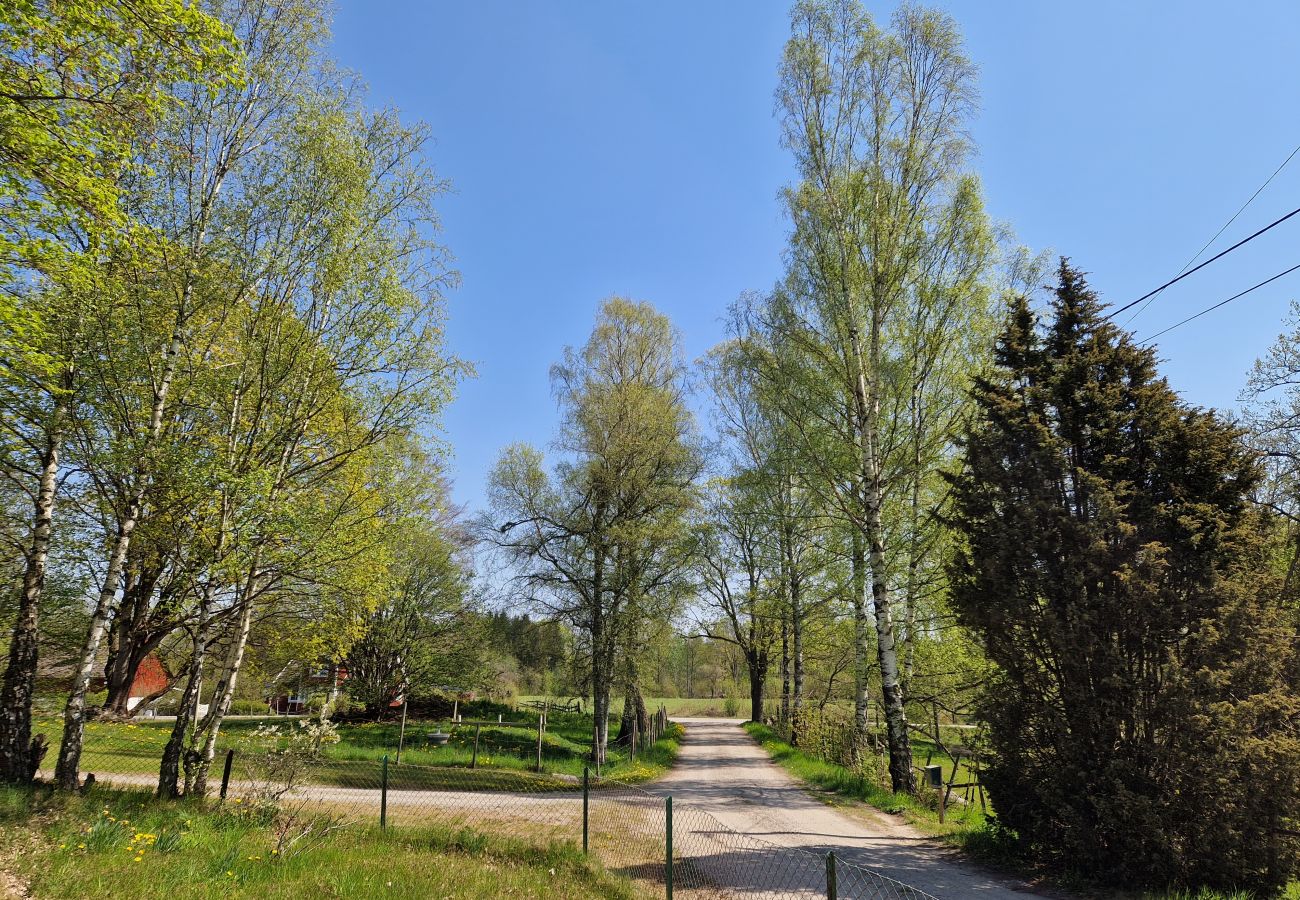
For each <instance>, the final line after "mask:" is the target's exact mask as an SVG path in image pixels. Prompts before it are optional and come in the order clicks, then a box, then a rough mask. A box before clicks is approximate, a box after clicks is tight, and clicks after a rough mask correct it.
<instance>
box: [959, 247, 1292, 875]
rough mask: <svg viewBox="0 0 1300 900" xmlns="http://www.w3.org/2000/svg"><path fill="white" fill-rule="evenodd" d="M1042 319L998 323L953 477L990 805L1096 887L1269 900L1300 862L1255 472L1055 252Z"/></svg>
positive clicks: (1283, 621)
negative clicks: (1186, 889)
mask: <svg viewBox="0 0 1300 900" xmlns="http://www.w3.org/2000/svg"><path fill="white" fill-rule="evenodd" d="M1051 313H1052V318H1051V321H1049V322H1048V323H1047V324H1046V325H1045V326H1044V327H1043V328H1041V329H1040V328H1039V327H1038V326H1037V325H1036V323H1035V319H1034V315H1033V313H1032V312H1031V310H1030V309H1029V306H1028V304H1027V302H1025V301H1023V300H1022V301H1020V302H1019V303H1017V304H1016V305H1015V306H1014V308H1013V309H1012V311H1011V314H1010V316H1009V318H1008V321H1007V325H1006V328H1005V330H1004V331H1003V333H1002V336H1001V338H1000V340H999V343H998V350H997V365H996V367H995V368H994V369H993V370H992V371H991V372H990V373H989V374H988V375H987V376H985V377H982V378H981V379H980V380H979V381H978V386H977V390H976V401H977V403H978V410H979V414H978V416H977V417H976V418H975V420H974V421H973V423H972V424H971V426H970V429H969V431H968V433H967V435H966V437H965V442H964V443H965V451H966V458H965V462H966V467H965V469H964V470H963V472H962V473H961V474H960V475H958V476H956V477H954V479H953V489H954V494H955V502H956V507H955V514H954V518H953V524H954V525H955V526H956V527H957V528H958V529H959V530H960V533H961V536H962V539H963V545H962V547H961V550H960V553H959V555H958V556H957V558H956V561H955V562H954V564H953V566H952V578H953V582H954V587H953V605H954V607H955V608H956V610H957V612H958V614H959V615H960V617H961V621H962V622H963V623H964V624H966V625H968V626H969V627H971V628H972V629H973V630H974V632H975V634H976V636H977V638H978V640H979V641H980V643H981V644H982V646H983V648H984V650H985V651H986V653H987V655H988V658H989V659H990V660H991V661H992V663H994V664H995V665H996V667H997V673H996V675H995V676H994V677H993V679H992V680H991V681H990V683H989V684H988V686H987V688H986V690H985V692H984V694H983V697H982V701H981V715H982V717H983V718H984V720H985V721H986V722H987V725H988V736H989V742H990V745H991V749H992V751H993V757H992V759H991V760H990V762H989V764H988V767H987V770H986V775H985V780H986V782H987V784H988V786H989V790H990V793H991V795H992V797H993V800H994V803H995V805H996V807H997V810H998V814H999V816H1000V817H1001V819H1002V820H1003V822H1004V823H1005V824H1006V825H1007V826H1008V827H1009V828H1011V829H1013V830H1014V831H1015V832H1016V833H1018V834H1019V835H1020V839H1021V841H1022V842H1023V844H1024V846H1025V848H1026V850H1028V851H1029V852H1030V853H1031V854H1032V855H1034V856H1035V857H1036V858H1038V859H1040V860H1044V861H1046V862H1048V863H1050V864H1052V865H1054V866H1056V867H1058V868H1061V869H1070V868H1073V867H1075V866H1079V865H1080V864H1081V863H1083V864H1086V866H1087V871H1088V874H1089V876H1090V877H1092V878H1096V879H1104V880H1111V881H1113V882H1114V883H1118V884H1124V885H1130V886H1131V885H1149V886H1165V885H1170V884H1174V885H1189V886H1196V887H1199V886H1208V887H1214V888H1225V889H1242V888H1248V889H1252V890H1260V891H1271V890H1276V889H1278V888H1280V887H1281V886H1282V885H1283V884H1285V883H1286V881H1287V879H1288V876H1289V875H1290V874H1291V873H1292V872H1294V869H1295V866H1296V864H1297V860H1300V840H1297V837H1296V836H1295V834H1296V831H1297V828H1296V821H1297V820H1296V815H1297V810H1300V696H1297V693H1296V690H1295V685H1296V684H1297V672H1298V671H1300V661H1298V660H1297V648H1298V647H1300V644H1297V642H1296V637H1297V634H1296V628H1295V624H1294V621H1291V620H1288V617H1287V616H1286V615H1285V612H1284V608H1283V605H1282V603H1281V600H1280V584H1279V578H1278V577H1277V576H1276V575H1275V574H1274V571H1273V570H1272V567H1271V566H1270V565H1269V561H1268V555H1269V552H1270V550H1269V548H1268V543H1267V541H1266V534H1265V529H1266V523H1265V522H1264V521H1263V520H1262V518H1261V516H1260V514H1259V513H1258V512H1257V510H1256V509H1255V508H1253V507H1252V506H1251V504H1250V502H1249V495H1250V492H1251V491H1252V490H1254V489H1255V488H1256V487H1257V485H1258V484H1259V482H1260V470H1259V467H1258V465H1257V463H1256V462H1255V460H1254V458H1253V457H1252V455H1251V454H1250V453H1249V452H1248V451H1247V450H1246V448H1245V447H1244V446H1243V445H1242V441H1241V435H1240V432H1239V431H1238V430H1237V429H1235V428H1233V427H1231V426H1229V425H1227V424H1225V423H1224V422H1222V421H1221V420H1220V419H1219V418H1218V417H1216V416H1214V415H1212V414H1210V413H1206V412H1203V411H1201V410H1197V409H1193V408H1190V407H1188V406H1186V405H1185V404H1183V403H1182V402H1181V401H1180V400H1179V399H1178V397H1177V395H1176V394H1175V393H1174V392H1173V391H1172V390H1171V389H1170V388H1169V386H1168V384H1167V383H1166V382H1165V381H1164V380H1163V379H1161V378H1159V376H1158V375H1157V372H1156V360H1155V351H1154V350H1152V349H1141V348H1139V347H1137V346H1135V345H1134V343H1133V342H1132V340H1131V338H1130V337H1129V336H1128V335H1127V334H1124V333H1122V332H1121V331H1119V330H1118V329H1117V328H1116V327H1115V326H1114V325H1112V324H1110V323H1109V322H1108V321H1106V320H1105V318H1104V317H1103V314H1102V306H1101V303H1100V301H1099V300H1098V299H1097V297H1096V296H1095V295H1094V294H1093V293H1092V292H1091V291H1090V290H1089V289H1088V287H1087V285H1086V283H1085V282H1084V280H1083V277H1082V276H1081V275H1080V274H1079V273H1078V272H1077V271H1075V270H1074V269H1072V268H1070V267H1069V266H1068V264H1066V263H1065V262H1064V261H1062V263H1061V267H1060V272H1059V282H1058V285H1057V287H1056V290H1055V293H1054V296H1053V299H1052V303H1051ZM1208 847H1213V848H1214V852H1213V853H1207V852H1205V848H1208Z"/></svg>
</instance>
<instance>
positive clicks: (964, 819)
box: [744, 722, 1002, 856]
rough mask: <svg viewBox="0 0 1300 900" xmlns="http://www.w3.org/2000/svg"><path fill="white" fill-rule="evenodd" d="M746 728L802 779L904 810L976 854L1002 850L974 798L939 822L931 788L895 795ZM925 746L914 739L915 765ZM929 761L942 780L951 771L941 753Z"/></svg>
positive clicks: (771, 734) (763, 729)
mask: <svg viewBox="0 0 1300 900" xmlns="http://www.w3.org/2000/svg"><path fill="white" fill-rule="evenodd" d="M744 728H745V730H746V731H747V732H749V734H750V735H751V736H752V737H753V738H754V739H755V740H757V741H758V742H759V743H760V744H761V745H762V746H763V749H764V750H766V751H767V753H768V755H769V756H771V757H772V759H773V760H775V761H776V762H777V763H779V764H780V765H781V766H782V767H783V768H784V769H786V770H787V771H788V772H790V774H792V775H794V776H795V777H796V778H798V779H800V780H801V781H804V782H807V783H808V784H810V785H813V786H816V787H818V788H821V789H822V790H824V791H829V792H832V793H833V794H835V795H836V796H837V797H840V798H846V799H851V800H862V801H864V802H866V803H869V804H871V805H872V806H874V807H876V808H877V809H881V810H884V811H885V812H889V813H895V814H899V815H902V816H903V817H904V818H905V819H906V820H907V821H908V822H910V823H912V824H913V825H916V826H917V827H918V828H920V829H921V830H922V831H925V832H926V833H927V834H931V835H934V836H936V837H941V838H943V839H944V840H945V841H947V842H949V843H952V844H954V845H956V846H959V847H963V848H965V849H968V850H971V851H974V852H976V853H977V854H978V855H980V856H988V855H989V854H990V853H993V854H994V855H996V854H998V853H1001V852H1002V851H1001V849H999V848H998V847H996V846H995V844H996V841H995V840H994V838H993V836H992V835H991V833H990V831H989V829H988V828H987V823H988V820H987V817H986V815H985V813H984V811H983V810H982V809H981V808H980V805H979V803H978V802H975V803H971V804H967V805H963V804H957V803H953V804H951V805H950V806H949V807H948V810H947V814H946V815H945V817H944V821H943V822H942V823H940V821H939V812H938V809H937V807H936V805H935V802H934V801H935V797H934V794H933V793H928V794H925V795H922V796H921V797H914V796H912V795H911V794H896V793H894V792H893V791H891V790H889V789H888V788H885V787H881V786H880V784H878V783H877V781H876V779H875V778H873V777H872V776H871V774H870V773H867V774H860V773H857V772H853V771H851V770H849V769H847V768H845V767H844V766H840V765H836V764H835V763H829V762H823V761H822V760H820V759H816V758H815V757H812V756H809V755H807V754H805V753H803V752H801V751H800V750H799V749H797V748H795V747H792V746H790V745H789V744H788V743H786V742H785V741H783V740H781V738H780V737H779V736H778V735H777V733H776V731H775V730H774V729H772V728H771V727H769V726H767V725H762V724H759V723H756V722H746V723H745V725H744ZM929 751H930V745H929V744H928V743H926V742H923V741H917V742H915V743H914V744H913V747H912V752H913V757H914V758H915V759H916V764H917V765H922V764H924V763H925V761H926V758H927V757H928V756H929ZM932 761H933V762H934V763H937V764H940V765H943V766H944V780H945V781H946V780H947V778H948V775H949V774H950V773H951V771H952V763H951V761H949V760H948V759H947V757H941V756H940V755H939V754H935V756H934V759H933V760H932ZM964 770H965V767H964V766H963V771H964Z"/></svg>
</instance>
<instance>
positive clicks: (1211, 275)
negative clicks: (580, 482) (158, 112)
mask: <svg viewBox="0 0 1300 900" xmlns="http://www.w3.org/2000/svg"><path fill="white" fill-rule="evenodd" d="M939 5H940V6H942V7H943V8H945V9H947V10H948V11H949V12H951V13H952V15H953V16H954V17H955V18H956V20H957V22H958V23H959V25H960V26H961V29H962V31H963V33H964V34H965V36H966V39H967V46H968V51H969V53H970V56H971V57H972V59H973V60H974V61H975V62H976V63H977V64H978V65H979V67H980V70H981V82H980V87H981V93H982V96H983V102H982V110H981V113H980V115H979V118H978V119H977V120H976V121H975V123H974V126H973V132H974V136H975V138H976V140H977V142H978V144H979V146H980V155H979V158H978V160H977V167H978V171H979V174H980V175H981V177H982V178H983V181H984V186H985V193H986V197H987V203H988V207H989V210H990V212H991V213H992V215H993V216H994V217H995V218H996V219H998V220H999V221H1002V222H1005V223H1006V224H1008V225H1009V226H1011V227H1012V228H1013V229H1014V230H1015V232H1016V234H1017V236H1018V238H1019V239H1020V241H1021V242H1023V243H1025V244H1026V245H1028V246H1029V247H1031V248H1033V249H1035V250H1044V249H1045V250H1051V251H1053V252H1054V253H1063V254H1065V255H1068V256H1070V257H1072V258H1073V260H1074V262H1075V264H1076V265H1078V266H1080V267H1082V268H1083V269H1085V270H1087V271H1088V272H1090V273H1091V276H1090V277H1091V281H1092V283H1093V285H1094V287H1096V288H1097V289H1099V290H1100V291H1101V292H1102V293H1103V295H1104V296H1105V297H1106V298H1107V299H1108V300H1110V301H1112V302H1114V303H1115V304H1116V305H1119V304H1122V303H1127V302H1128V301H1129V300H1131V299H1134V298H1136V297H1138V296H1140V295H1142V294H1144V293H1146V292H1147V291H1148V290H1150V289H1151V288H1154V287H1155V286H1157V285H1158V284H1160V283H1162V282H1164V281H1165V280H1167V279H1168V278H1170V277H1172V276H1173V275H1174V274H1176V273H1177V272H1178V271H1179V270H1180V269H1181V268H1182V266H1183V264H1184V263H1185V262H1186V261H1187V260H1188V258H1189V257H1191V256H1192V254H1194V253H1195V252H1196V251H1197V250H1198V249H1200V247H1201V245H1202V244H1204V243H1205V242H1206V241H1207V240H1208V239H1209V238H1210V237H1211V236H1212V235H1213V234H1214V233H1215V232H1216V231H1218V230H1219V228H1220V227H1221V226H1222V225H1223V224H1224V223H1225V222H1226V221H1227V220H1228V218H1229V217H1230V216H1231V215H1232V214H1233V213H1234V212H1235V211H1236V210H1237V208H1238V207H1239V206H1240V205H1241V204H1242V203H1244V202H1245V201H1246V199H1247V198H1248V197H1249V196H1250V195H1251V194H1252V193H1253V192H1254V191H1255V189H1256V188H1257V187H1259V185H1260V184H1261V183H1263V181H1264V180H1265V179H1266V178H1267V177H1268V175H1269V174H1270V173H1271V172H1272V171H1273V170H1274V169H1275V168H1276V167H1277V166H1278V165H1279V164H1280V163H1281V162H1282V160H1283V159H1284V158H1286V156H1287V155H1288V154H1289V153H1290V152H1291V151H1292V150H1293V149H1295V147H1296V146H1297V144H1300V116H1297V115H1296V113H1297V88H1300V54H1298V53H1297V52H1296V40H1295V38H1296V34H1297V30H1298V29H1300V7H1298V6H1296V4H1294V3H1293V2H1282V0H1276V2H1266V0H1265V2H1251V3H1249V4H1240V5H1231V6H1230V5H1226V4H1223V3H1217V2H1192V3H1178V4H1174V3H1133V2H1087V3H1069V4H1066V3H1042V2H1028V0H1026V2H1009V0H1008V2H975V0H970V2H953V3H941V4H939ZM869 8H870V9H871V10H872V11H873V12H874V13H875V14H876V15H877V17H878V18H881V19H887V18H888V17H889V15H890V13H891V11H892V9H893V6H892V5H885V4H880V3H870V4H869ZM787 17H788V7H787V4H785V3H776V2H742V0H659V2H655V3H631V2H615V0H606V2H576V0H565V2H558V0H554V2H546V3H544V2H541V0H532V2H525V0H517V2H505V0H472V2H464V0H457V2H452V0H340V2H339V7H338V16H337V19H336V23H335V37H334V53H335V56H336V57H337V59H338V60H339V62H340V63H341V64H342V65H344V66H346V67H348V68H350V69H353V70H355V71H357V72H359V73H360V74H361V76H362V77H363V78H364V80H365V81H366V82H367V83H368V84H369V85H370V88H371V100H372V102H373V103H376V104H388V105H394V106H396V107H397V108H399V109H400V110H401V111H402V113H403V115H404V116H405V117H406V118H408V119H422V120H424V121H426V122H428V123H429V124H430V126H431V127H432V130H433V134H434V136H435V143H434V144H433V145H432V146H431V147H430V148H429V153H430V156H431V158H432V161H433V163H434V165H435V166H436V167H437V169H438V170H439V173H440V174H441V175H443V176H444V177H447V178H450V179H451V180H452V181H453V182H454V184H455V189H456V193H455V195H454V196H451V197H448V198H446V199H445V200H444V201H443V203H442V204H441V208H442V211H443V215H444V226H445V233H444V235H443V238H444V240H445V242H446V243H447V244H448V245H449V247H450V248H451V250H452V251H453V252H454V253H455V255H456V257H457V266H458V268H459V269H460V271H461V273H462V275H463V278H464V284H463V286H462V287H461V288H460V289H458V290H457V291H456V292H455V293H454V294H453V295H452V296H451V298H450V316H451V321H450V323H449V338H450V341H451V345H452V349H453V350H454V351H455V352H456V353H457V354H459V355H460V356H462V357H464V358H466V359H469V360H472V361H473V362H474V363H475V364H476V365H477V366H478V370H479V377H478V378H477V379H476V380H474V381H471V382H469V383H467V384H465V385H463V386H462V388H461V390H460V394H459V397H458V399H457V400H456V402H455V404H454V405H453V406H452V408H451V409H450V410H449V411H448V414H447V416H446V426H447V437H448V439H449V440H450V442H451V444H452V445H453V447H454V453H455V456H454V459H453V460H452V461H451V463H450V466H449V468H450V474H451V476H452V477H453V479H454V481H455V490H454V494H455V497H456V499H457V500H458V501H460V502H463V503H468V504H469V505H470V506H471V507H475V508H477V507H479V506H480V505H481V504H482V500H483V485H484V478H485V475H486V473H487V471H488V470H489V468H490V467H491V465H492V462H493V460H494V459H495V458H496V455H497V453H498V452H499V450H500V449H501V448H502V447H503V446H504V445H506V444H507V443H510V442H511V441H516V440H525V441H530V442H532V443H534V444H537V445H539V446H545V445H546V444H547V442H548V441H549V440H550V438H551V435H552V433H553V429H554V424H555V419H556V410H555V404H554V402H553V400H552V398H551V394H550V388H549V381H548V368H549V366H550V364H551V363H552V362H553V361H555V360H556V359H557V358H558V357H559V355H560V352H561V349H562V348H563V347H564V346H565V345H566V344H579V343H581V342H582V341H583V340H584V339H585V338H586V336H587V333H588V331H589V330H590V327H591V323H592V317H593V315H594V313H595V310H596V306H597V304H598V303H599V301H600V300H601V299H602V298H603V297H606V296H609V295H611V294H621V295H625V296H630V297H634V298H637V299H643V300H648V301H650V302H652V303H653V304H655V306H657V307H658V308H659V309H660V310H662V311H663V312H665V313H667V314H668V315H669V316H670V317H671V318H672V319H673V321H674V322H675V323H676V325H677V326H678V328H679V329H680V330H681V331H682V333H683V334H684V337H685V342H686V349H687V352H688V353H689V354H690V355H691V356H692V357H694V356H698V355H699V354H701V353H703V352H704V351H705V350H707V349H708V347H710V346H711V345H712V344H713V343H715V342H716V341H717V340H718V339H719V338H720V337H721V333H722V327H721V322H720V319H721V316H722V315H723V314H724V312H725V310H726V308H727V305H728V304H729V303H731V302H732V301H733V300H735V298H736V297H737V296H738V295H739V294H740V293H742V292H743V291H746V290H763V289H766V288H768V287H770V286H771V285H772V283H773V282H774V281H775V280H776V279H777V277H778V276H779V274H780V271H781V251H782V247H783V245H784V239H785V235H786V232H787V227H788V226H787V222H786V221H785V219H784V217H783V215H782V212H781V208H780V204H779V202H778V199H777V192H778V190H779V188H780V187H781V185H782V184H784V183H786V182H787V181H788V180H789V179H790V176H791V166H790V162H789V159H788V157H787V155H786V153H785V151H784V150H783V149H782V148H781V147H780V145H779V136H778V130H777V122H776V120H775V119H774V117H773V100H772V96H773V90H774V88H775V84H776V74H777V67H778V64H779V61H780V54H781V49H782V46H783V44H784V42H785V39H786V36H787V34H788V18H787ZM1297 206H1300V155H1297V158H1296V159H1294V160H1292V162H1291V165H1290V166H1288V167H1287V169H1285V170H1284V171H1283V173H1282V174H1281V175H1279V176H1278V177H1277V179H1276V180H1275V181H1274V182H1273V183H1272V184H1271V185H1270V186H1269V188H1268V189H1267V190H1265V191H1264V192H1263V193H1262V194H1261V195H1260V196H1259V198H1258V199H1256V200H1255V202H1254V203H1253V204H1252V205H1251V207H1250V208H1249V209H1247V210H1246V212H1245V213H1243V214H1242V216H1241V217H1240V218H1239V219H1238V220H1237V221H1236V222H1235V223H1234V224H1233V225H1232V227H1230V228H1229V229H1228V230H1227V232H1225V233H1224V235H1223V236H1222V237H1221V238H1220V239H1219V241H1218V242H1217V243H1216V245H1215V246H1214V247H1213V248H1211V249H1210V250H1209V251H1208V252H1207V253H1206V254H1205V257H1203V258H1206V257H1208V256H1210V255H1213V253H1214V252H1217V250H1219V249H1222V248H1224V247H1227V246H1228V245H1229V244H1231V243H1233V242H1234V241H1235V240H1237V239H1239V238H1241V237H1244V236H1245V235H1247V234H1249V233H1251V232H1252V231H1255V230H1256V229H1258V228H1259V227H1261V226H1262V225H1264V224H1267V223H1268V222H1271V221H1272V220H1274V219H1276V218H1278V217H1279V216H1281V215H1282V214H1283V213H1285V212H1289V211H1290V210H1291V209H1294V208H1295V207H1297ZM1297 263H1300V216H1298V217H1297V218H1296V219H1293V220H1291V221H1290V222H1288V223H1286V224H1285V225H1282V226H1279V227H1278V228H1276V229H1274V230H1273V231H1272V232H1270V233H1269V234H1268V235H1265V236H1264V237H1262V238H1260V239H1258V240H1256V241H1254V242H1252V243H1251V244H1250V245H1248V246H1247V247H1243V248H1242V249H1241V250H1239V251H1237V252H1235V253H1233V254H1232V255H1231V256H1229V257H1226V258H1225V259H1224V260H1222V261H1221V262H1218V263H1215V264H1214V265H1212V266H1209V267H1207V268H1206V269H1205V270H1203V271H1202V272H1201V273H1198V274H1196V275H1193V276H1192V277H1190V278H1188V279H1186V280H1185V281H1184V282H1182V283H1180V284H1179V285H1176V286H1175V287H1174V288H1171V289H1169V290H1168V291H1166V292H1165V293H1164V294H1162V295H1161V296H1160V297H1159V298H1158V299H1157V300H1156V301H1155V303H1154V304H1153V305H1152V306H1151V307H1150V308H1149V309H1147V310H1146V311H1145V312H1144V313H1143V314H1142V315H1141V316H1140V317H1139V318H1137V319H1136V320H1135V321H1134V322H1133V323H1132V327H1134V328H1135V329H1137V331H1138V332H1139V334H1141V333H1143V332H1145V333H1147V334H1152V333H1154V332H1155V331H1158V330H1159V329H1161V328H1164V327H1166V326H1167V325H1170V324H1172V323H1174V322H1176V321H1178V320H1180V319H1182V318H1184V317H1185V316H1186V315H1189V314H1191V313H1192V312H1195V311H1197V310H1200V309H1201V308H1203V307H1206V306H1209V305H1210V304H1212V303H1215V302H1217V301H1219V300H1221V299H1224V298H1226V297H1228V296H1230V295H1231V294H1234V293H1236V292H1237V291H1240V290H1242V289H1244V288H1246V287H1249V286H1251V285H1253V284H1255V283H1257V282H1259V281H1262V280H1263V279H1264V278H1266V277H1268V276H1271V275H1274V274H1276V273H1277V272H1280V271H1282V270H1283V269H1286V268H1289V267H1290V266H1292V265H1295V264H1297ZM1297 296H1300V272H1297V273H1296V274H1295V275H1292V276H1290V277H1289V278H1286V279H1282V280H1280V281H1278V282H1276V283H1274V284H1273V285H1270V286H1268V287H1266V288H1263V289H1261V290H1259V291H1257V292H1255V293H1254V294H1251V295H1250V296H1248V297H1245V298H1242V299H1241V300H1238V301H1236V302H1234V303H1232V304H1229V305H1228V306H1227V307H1225V308H1224V309H1222V310H1219V311H1217V312H1214V313H1211V314H1209V315H1207V316H1205V317H1203V318H1201V319H1199V320H1197V321H1196V322H1193V323H1191V324H1189V325H1186V326H1183V327H1182V328H1179V329H1177V330H1176V331H1174V332H1172V333H1171V334H1169V335H1167V336H1165V337H1164V338H1162V339H1161V340H1160V350H1161V355H1162V357H1163V358H1164V359H1165V360H1166V361H1167V362H1166V365H1165V367H1164V370H1165V372H1166V374H1167V375H1168V377H1169V379H1170V381H1171V382H1172V384H1173V385H1174V387H1175V388H1177V389H1178V390H1180V391H1181V392H1182V393H1183V394H1184V396H1185V397H1186V398H1187V399H1188V400H1190V401H1192V402H1194V403H1198V404H1201V405H1207V406H1220V407H1228V406H1232V405H1233V404H1234V403H1235V401H1236V398H1237V395H1238V392H1239V391H1240V390H1241V388H1242V386H1243V384H1244V381H1245V373H1246V371H1247V370H1248V369H1249V367H1250V365H1251V363H1252V361H1253V360H1254V359H1255V358H1256V357H1257V356H1259V355H1260V354H1261V353H1262V352H1263V351H1264V350H1265V348H1266V347H1267V346H1268V344H1269V343H1270V342H1271V341H1272V340H1273V338H1274V337H1275V336H1276V335H1277V334H1278V332H1279V331H1280V330H1281V329H1282V325H1283V319H1284V317H1285V315H1286V313H1287V311H1288V308H1289V304H1290V301H1291V299H1292V298H1293V297H1297ZM1127 318H1128V314H1125V315H1124V316H1122V317H1120V321H1124V320H1126V319H1127Z"/></svg>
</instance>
